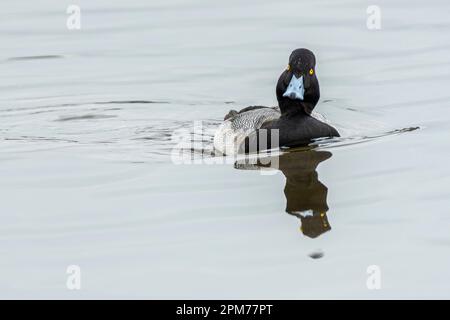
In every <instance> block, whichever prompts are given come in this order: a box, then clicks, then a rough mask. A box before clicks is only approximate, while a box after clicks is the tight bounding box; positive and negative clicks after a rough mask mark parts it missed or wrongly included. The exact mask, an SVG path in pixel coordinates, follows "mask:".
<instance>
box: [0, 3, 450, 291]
mask: <svg viewBox="0 0 450 320" xmlns="http://www.w3.org/2000/svg"><path fill="white" fill-rule="evenodd" d="M77 3H78V4H79V5H80V7H81V10H82V16H81V27H82V28H81V30H72V31H70V30H68V29H67V28H66V18H67V14H66V8H67V5H68V3H63V2H61V1H57V0H53V1H50V0H46V1H39V4H38V3H36V4H35V3H33V4H30V3H29V2H25V1H16V2H14V3H9V4H8V5H4V6H2V10H1V12H0V34H1V42H0V48H1V50H0V70H1V72H0V74H1V80H0V143H1V149H0V164H1V165H0V177H1V179H0V192H1V201H0V214H1V221H2V223H1V225H0V238H1V241H0V254H1V256H2V261H1V273H0V289H1V290H0V297H2V298H17V297H20V298H55V297H59V298H350V297H354V298H355V297H356V298H450V289H449V288H448V282H449V281H450V272H449V269H450V188H449V186H450V167H449V166H448V164H447V160H448V159H449V157H450V148H449V146H450V145H449V136H448V132H449V130H450V109H449V107H450V106H449V101H450V93H449V89H448V88H449V87H450V73H449V71H450V55H449V54H448V53H449V50H450V42H449V37H448V34H449V32H450V22H449V20H448V14H449V12H450V10H449V9H450V5H449V3H448V1H447V0H432V1H427V2H423V1H411V0H409V1H406V0H405V1H401V0H397V1H378V3H377V4H378V5H379V6H380V7H381V10H382V29H381V30H378V31H370V30H368V29H367V28H366V18H367V14H366V8H367V6H368V5H370V4H372V3H371V2H366V1H357V0H347V1H341V2H340V3H339V4H337V3H335V1H331V0H323V1H298V0H292V1H282V2H280V1H272V0H270V1H269V0H266V1H247V2H245V3H243V2H242V1H226V2H224V1H194V0H191V1H160V0H158V1H151V2H147V1H143V0H132V1H126V2H123V1H121V2H119V1H106V0H104V1H102V0H95V1H92V0H90V1H87V0H82V1H77ZM297 47H307V48H310V49H311V50H313V51H314V52H315V53H316V56H317V59H318V67H317V74H318V78H319V81H320V85H321V92H322V97H321V101H320V103H319V105H318V107H317V108H316V110H317V111H318V112H320V113H321V114H322V115H324V116H325V117H326V118H327V119H328V121H330V122H331V123H332V124H333V125H335V126H336V127H337V128H338V129H339V131H340V132H341V133H342V135H343V138H342V139H339V140H334V141H321V142H318V143H316V146H317V147H316V148H315V149H314V150H310V151H305V150H296V152H289V153H285V154H283V155H282V156H281V157H280V158H279V168H280V170H279V171H277V172H275V171H273V170H272V171H270V170H269V171H270V172H268V171H267V169H266V168H264V164H261V163H258V162H255V163H245V162H244V163H239V161H238V162H237V163H234V161H233V160H232V161H225V159H223V158H218V159H220V160H222V162H223V163H222V164H219V163H215V164H207V163H206V159H209V160H211V159H214V157H213V156H212V155H211V152H212V146H211V139H212V134H213V132H214V129H215V127H216V126H217V125H218V124H219V123H220V121H221V119H222V118H223V115H224V114H225V113H226V112H228V110H229V109H230V108H233V109H239V108H241V107H245V106H248V105H255V104H263V105H275V104H276V98H275V84H276V81H277V79H278V76H279V74H280V73H281V72H282V70H283V69H284V68H285V66H286V63H287V59H288V56H289V54H290V52H291V51H292V50H293V49H295V48H297ZM194 121H196V123H199V121H201V124H202V125H203V128H204V129H205V131H204V134H203V135H202V136H198V135H193V136H192V137H190V135H189V134H188V133H186V131H187V132H190V131H193V126H194ZM174 133H176V134H175V136H178V137H180V136H182V137H188V139H189V141H191V140H192V141H193V145H192V146H191V147H189V148H188V151H189V152H190V154H192V155H193V156H195V157H197V159H200V160H202V159H203V160H205V161H203V163H199V164H191V165H188V164H184V165H176V164H174V163H173V161H172V158H171V150H172V149H173V147H174V144H175V141H173V140H172V138H173V136H174ZM216 158H217V157H216ZM199 162H202V161H199ZM268 173H271V174H268ZM69 265H78V266H80V267H81V272H82V278H81V279H82V280H81V283H82V289H81V290H79V291H70V290H68V289H67V288H66V279H67V274H66V268H67V266H69ZM371 265H377V266H379V268H380V270H381V286H382V287H381V289H380V290H368V288H367V286H366V281H367V278H368V276H369V275H368V274H367V268H368V266H371Z"/></svg>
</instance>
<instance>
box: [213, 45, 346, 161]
mask: <svg viewBox="0 0 450 320" xmlns="http://www.w3.org/2000/svg"><path fill="white" fill-rule="evenodd" d="M276 96H277V101H278V106H275V107H267V106H249V107H246V108H244V109H242V110H240V111H236V110H230V111H229V112H228V113H227V114H226V115H225V117H224V121H223V122H222V123H221V124H220V125H219V127H218V129H217V130H216V132H215V134H214V148H215V149H216V150H217V151H219V152H220V153H222V154H224V155H229V154H237V153H251V152H253V151H261V150H264V149H271V148H273V147H287V148H293V147H298V146H306V145H308V144H309V143H311V142H312V141H313V140H315V139H318V138H328V137H329V138H332V137H339V136H340V135H339V132H338V131H337V130H336V129H335V128H334V127H332V126H331V125H329V124H328V123H325V122H324V121H321V120H320V119H318V118H319V117H318V116H317V114H316V113H314V112H313V110H314V108H315V107H316V105H317V103H318V102H319V99H320V88H319V80H318V78H317V74H316V57H315V55H314V53H313V52H312V51H311V50H309V49H306V48H299V49H295V50H294V51H292V53H291V55H290V56H289V62H288V65H287V68H286V69H285V70H284V71H283V72H282V73H281V75H280V77H279V78H278V82H277V85H276ZM262 137H264V140H265V141H262Z"/></svg>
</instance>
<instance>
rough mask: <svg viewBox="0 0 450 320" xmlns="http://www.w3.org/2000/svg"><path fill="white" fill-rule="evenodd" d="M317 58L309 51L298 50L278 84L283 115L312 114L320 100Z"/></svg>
mask: <svg viewBox="0 0 450 320" xmlns="http://www.w3.org/2000/svg"><path fill="white" fill-rule="evenodd" d="M315 68H316V57H315V56H314V54H313V53H312V52H311V51H310V50H308V49H296V50H294V51H293V52H292V53H291V56H290V57H289V64H288V67H287V69H286V70H285V71H284V72H283V73H282V74H281V76H280V78H279V79H278V84H277V90H276V92H277V99H278V104H279V106H280V109H281V112H282V113H297V112H305V113H307V114H310V113H311V112H312V110H313V109H314V107H315V106H316V104H317V102H318V101H319V98H320V90H319V81H318V80H317V77H316V69H315Z"/></svg>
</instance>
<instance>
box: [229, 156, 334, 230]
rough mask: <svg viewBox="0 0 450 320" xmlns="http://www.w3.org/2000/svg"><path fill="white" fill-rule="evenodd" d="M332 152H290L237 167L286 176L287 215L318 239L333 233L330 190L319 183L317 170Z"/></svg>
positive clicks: (237, 165) (237, 164) (241, 163)
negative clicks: (273, 170)
mask: <svg viewBox="0 0 450 320" xmlns="http://www.w3.org/2000/svg"><path fill="white" fill-rule="evenodd" d="M331 155H332V154H331V152H328V151H314V150H306V151H297V152H288V153H285V154H283V155H281V156H279V157H278V156H277V157H276V158H275V157H274V158H272V159H271V158H264V159H261V160H257V161H255V163H254V164H253V165H250V166H249V164H248V162H246V163H243V162H239V163H236V165H235V166H236V168H239V169H249V168H250V167H253V168H255V167H254V166H257V167H262V168H267V167H273V164H277V166H278V169H279V170H281V171H282V172H283V174H284V175H285V176H286V185H285V187H284V195H285V196H286V212H287V213H289V214H291V215H294V216H296V217H297V218H299V219H300V221H301V226H300V230H301V231H302V233H303V234H304V235H305V236H308V237H310V238H316V237H318V236H320V235H321V234H323V233H325V232H327V231H329V230H331V226H330V224H329V222H328V219H327V211H328V205H327V194H328V188H327V187H326V186H325V185H324V184H323V183H321V182H320V181H319V178H318V174H317V171H316V169H317V166H318V165H319V163H321V162H322V161H325V160H327V159H329V158H330V157H331Z"/></svg>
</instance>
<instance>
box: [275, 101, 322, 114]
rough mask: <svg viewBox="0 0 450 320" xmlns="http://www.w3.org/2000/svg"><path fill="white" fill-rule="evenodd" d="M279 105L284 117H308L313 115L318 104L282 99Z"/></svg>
mask: <svg viewBox="0 0 450 320" xmlns="http://www.w3.org/2000/svg"><path fill="white" fill-rule="evenodd" d="M278 105H279V106H280V111H281V114H282V115H283V116H307V115H310V114H311V112H312V110H313V109H314V107H315V105H316V104H315V103H311V102H308V101H299V100H297V101H296V100H291V99H282V100H280V101H278Z"/></svg>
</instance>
